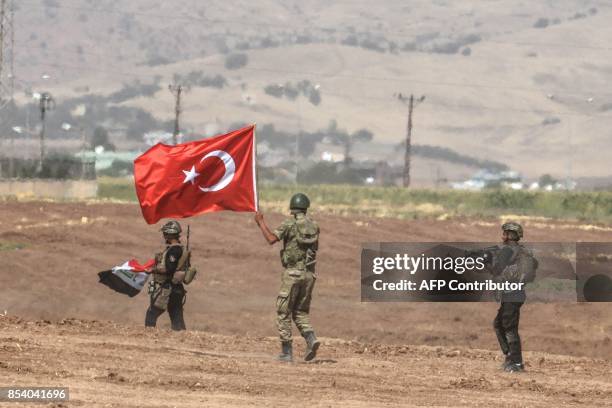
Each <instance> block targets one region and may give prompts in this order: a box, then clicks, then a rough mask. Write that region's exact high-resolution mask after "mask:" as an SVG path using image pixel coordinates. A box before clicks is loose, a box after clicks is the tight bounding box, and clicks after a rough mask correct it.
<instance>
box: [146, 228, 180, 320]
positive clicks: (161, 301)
mask: <svg viewBox="0 0 612 408" xmlns="http://www.w3.org/2000/svg"><path fill="white" fill-rule="evenodd" d="M161 232H162V234H163V236H164V241H165V243H166V249H165V250H164V251H163V252H160V253H158V254H156V255H155V265H154V266H153V269H152V270H151V274H152V275H153V279H152V281H151V282H149V293H150V295H151V304H150V305H149V308H148V309H147V315H146V317H145V326H146V327H155V325H156V323H157V318H158V317H159V316H161V315H162V314H163V313H164V311H166V310H168V314H169V315H170V322H171V325H172V330H177V331H178V330H185V329H186V328H185V321H184V320H183V304H184V302H185V294H186V293H187V292H186V290H185V288H184V287H183V284H182V282H183V279H184V277H185V270H186V268H187V266H188V262H189V260H188V259H187V258H188V257H189V252H188V251H186V250H185V249H184V248H183V246H182V245H181V242H180V234H181V232H182V228H181V225H180V224H179V223H178V222H177V221H169V222H168V223H166V224H165V225H164V226H163V227H162V229H161Z"/></svg>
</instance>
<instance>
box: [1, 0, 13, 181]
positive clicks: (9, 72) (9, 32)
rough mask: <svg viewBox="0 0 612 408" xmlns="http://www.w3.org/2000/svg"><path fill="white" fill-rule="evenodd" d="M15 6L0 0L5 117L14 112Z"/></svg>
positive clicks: (11, 155) (3, 106) (11, 152)
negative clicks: (6, 110) (7, 110)
mask: <svg viewBox="0 0 612 408" xmlns="http://www.w3.org/2000/svg"><path fill="white" fill-rule="evenodd" d="M14 15H15V8H14V4H13V0H0V110H2V109H10V111H9V112H5V117H7V118H8V117H12V116H14V112H15V100H14V89H15V61H14V60H15V58H14V56H15V54H14V48H15V32H14V26H13V20H14ZM13 133H14V132H10V139H11V140H10V158H9V171H8V175H9V177H14V160H15V159H14V156H15V147H14V146H15V145H14V142H15V135H14V134H13Z"/></svg>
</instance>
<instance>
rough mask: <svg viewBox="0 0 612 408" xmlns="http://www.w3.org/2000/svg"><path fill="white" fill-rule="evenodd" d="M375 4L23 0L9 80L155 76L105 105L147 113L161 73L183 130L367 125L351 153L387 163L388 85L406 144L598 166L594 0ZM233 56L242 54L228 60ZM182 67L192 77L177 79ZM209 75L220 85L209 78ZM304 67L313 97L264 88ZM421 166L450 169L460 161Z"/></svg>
mask: <svg viewBox="0 0 612 408" xmlns="http://www.w3.org/2000/svg"><path fill="white" fill-rule="evenodd" d="M378 5H379V6H378V7H371V5H370V3H369V2H365V1H355V2H350V3H336V2H334V3H332V4H329V3H328V2H323V1H315V2H309V3H308V4H307V5H305V4H302V3H301V2H295V1H289V2H275V1H271V0H270V1H261V2H257V3H256V4H255V3H252V2H246V1H238V0H235V1H230V2H227V1H225V2H220V1H212V2H206V3H205V4H204V3H201V2H195V1H193V0H184V1H178V2H172V3H167V2H166V3H164V2H155V1H150V0H147V1H145V0H135V1H129V2H128V1H120V2H111V1H108V0H106V1H101V2H92V1H87V0H71V1H66V2H59V1H55V0H42V1H37V0H32V1H28V2H27V3H26V2H24V3H22V4H21V5H20V8H19V10H18V11H17V15H16V16H17V17H16V20H17V23H18V25H17V26H18V27H19V31H18V32H17V39H18V44H19V45H18V47H17V50H16V52H17V62H18V64H17V70H18V77H19V78H21V80H23V81H25V82H20V84H21V85H20V86H21V87H22V88H23V87H25V86H26V85H31V87H32V88H33V89H39V88H41V87H44V88H46V89H50V90H51V91H52V92H53V93H54V95H56V97H57V98H58V100H61V99H66V98H70V97H76V96H81V95H83V94H104V95H109V94H112V93H113V92H117V91H118V90H120V89H121V88H122V86H123V84H130V83H133V82H134V81H140V82H141V83H143V84H151V83H155V82H156V83H158V84H159V89H158V90H157V91H156V92H154V93H153V94H152V95H150V96H139V95H133V97H126V98H122V99H121V100H118V101H117V102H114V103H113V105H114V106H116V107H117V108H119V109H121V108H127V107H132V108H142V109H144V110H145V111H146V112H149V113H151V114H153V115H154V117H155V118H157V119H159V120H160V121H168V120H170V119H171V118H172V114H173V100H172V95H171V94H170V92H168V90H167V89H166V85H167V84H168V83H169V82H171V81H172V80H173V79H174V78H179V77H180V79H181V80H182V81H184V82H189V83H191V85H192V86H191V90H190V91H189V92H188V93H186V94H185V95H184V98H183V103H184V117H183V126H184V129H185V130H186V131H191V132H195V133H200V134H206V133H214V132H216V131H223V130H226V129H227V128H228V127H229V126H230V125H231V124H232V123H235V122H257V123H259V124H266V123H271V124H274V125H275V126H276V127H277V128H283V129H295V130H298V131H299V130H304V131H310V132H313V131H317V130H320V129H324V128H326V127H327V126H328V124H329V123H330V121H332V120H336V121H337V123H338V126H339V127H341V128H344V129H347V130H348V131H349V132H354V131H356V130H358V129H361V128H366V129H369V130H370V131H372V132H373V133H374V135H375V138H374V145H364V146H356V148H355V151H356V156H357V158H360V159H373V160H384V161H388V162H390V163H401V160H402V154H401V151H399V149H396V148H394V146H396V145H397V144H398V143H399V142H401V140H402V139H403V137H404V133H405V126H406V113H407V108H406V105H405V104H402V103H401V102H400V101H399V100H398V99H397V94H399V93H402V95H404V96H405V95H407V94H410V93H414V94H415V95H417V96H418V95H423V94H424V95H426V99H425V101H424V102H423V103H422V104H421V105H419V106H418V107H417V108H416V111H415V118H414V126H415V127H414V135H413V141H414V143H416V144H423V145H425V144H426V145H434V146H443V147H448V148H451V149H453V150H455V151H457V152H459V153H461V154H465V155H469V156H471V157H475V158H478V159H493V160H496V161H500V162H502V163H505V164H508V165H510V166H511V167H512V168H513V169H516V170H519V171H521V172H523V173H524V174H525V175H527V176H529V177H532V178H537V177H538V176H540V175H541V174H544V173H550V174H553V175H554V176H556V177H568V176H571V177H577V176H607V175H609V173H610V172H609V170H608V167H609V166H608V164H607V163H608V156H607V152H606V151H607V146H608V139H609V130H608V129H609V128H610V124H611V123H610V122H611V116H612V115H610V111H612V93H609V92H607V91H606V89H607V85H608V84H609V81H610V79H611V76H612V66H611V65H610V63H609V61H610V52H611V51H610V49H609V47H608V45H607V42H606V39H607V38H610V36H612V28H611V26H610V24H608V22H609V21H610V17H611V14H612V10H611V9H610V8H609V6H608V5H607V3H606V2H604V1H589V0H587V1H585V0H564V1H557V2H554V3H550V2H532V3H529V4H524V3H521V2H515V1H501V0H499V1H493V2H486V3H481V4H478V6H473V5H470V4H468V3H464V2H452V1H435V2H425V1H413V2H409V3H406V2H399V3H397V2H392V1H385V2H382V3H378ZM236 55H242V57H241V58H243V59H244V60H243V62H242V63H240V62H238V63H236V62H233V63H232V61H236V59H235V56H236ZM42 73H46V74H49V75H50V76H51V78H50V79H48V80H44V81H43V80H41V79H40V75H41V74H42ZM193 73H195V76H196V77H197V76H198V75H200V78H204V79H201V80H195V81H190V80H189V78H190V74H193ZM177 75H178V76H177ZM192 77H193V75H192ZM214 78H222V81H221V83H222V84H223V86H222V87H219V86H214V85H211V83H212V82H211V81H213V79H214ZM305 80H308V81H310V83H312V84H317V85H319V88H318V89H319V92H320V102H319V103H317V104H313V103H312V102H311V100H310V99H309V98H308V97H307V96H305V95H298V96H295V97H290V96H289V97H288V96H281V97H278V96H274V95H271V94H269V93H267V92H266V91H265V89H266V87H269V86H272V85H278V84H282V85H287V84H290V85H295V84H297V83H299V82H300V81H305ZM218 83H219V82H217V84H218ZM394 95H395V96H394ZM20 100H21V101H22V102H23V101H24V100H25V99H24V98H23V97H22V96H21V94H20ZM589 101H590V102H589ZM109 122H110V123H107V124H106V125H107V126H108V127H111V128H112V127H113V123H112V121H109ZM164 126H165V125H164ZM114 127H116V128H118V129H119V130H118V132H119V133H118V134H121V127H122V126H121V125H120V124H119V125H117V124H115V126H114ZM328 148H330V147H328ZM435 165H436V166H442V171H443V172H444V173H446V175H447V176H448V177H449V178H452V179H458V178H462V177H464V176H465V175H467V174H469V173H470V172H471V171H473V170H474V169H467V168H462V169H460V170H459V172H460V174H459V175H457V174H456V169H455V168H453V167H452V166H448V165H447V163H436V164H435ZM421 167H422V168H421V169H420V170H418V172H419V173H420V174H421V175H424V174H425V175H426V174H427V173H429V172H431V170H430V169H428V168H427V166H421ZM423 167H424V168H423ZM417 176H418V174H417Z"/></svg>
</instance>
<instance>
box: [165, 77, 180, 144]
mask: <svg viewBox="0 0 612 408" xmlns="http://www.w3.org/2000/svg"><path fill="white" fill-rule="evenodd" d="M168 89H169V90H170V92H172V95H174V98H175V104H174V132H172V144H174V145H176V144H177V143H178V135H179V133H180V125H179V119H180V116H181V93H182V92H183V85H168Z"/></svg>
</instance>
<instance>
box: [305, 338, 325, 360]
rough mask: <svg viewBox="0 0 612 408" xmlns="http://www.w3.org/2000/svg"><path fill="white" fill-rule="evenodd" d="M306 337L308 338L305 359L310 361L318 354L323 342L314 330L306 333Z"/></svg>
mask: <svg viewBox="0 0 612 408" xmlns="http://www.w3.org/2000/svg"><path fill="white" fill-rule="evenodd" d="M304 339H306V355H305V356H304V360H305V361H310V360H312V359H313V358H315V357H316V356H317V350H318V349H319V346H320V345H321V342H320V341H319V340H317V337H316V336H315V334H314V332H313V331H310V332H306V333H304Z"/></svg>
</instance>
